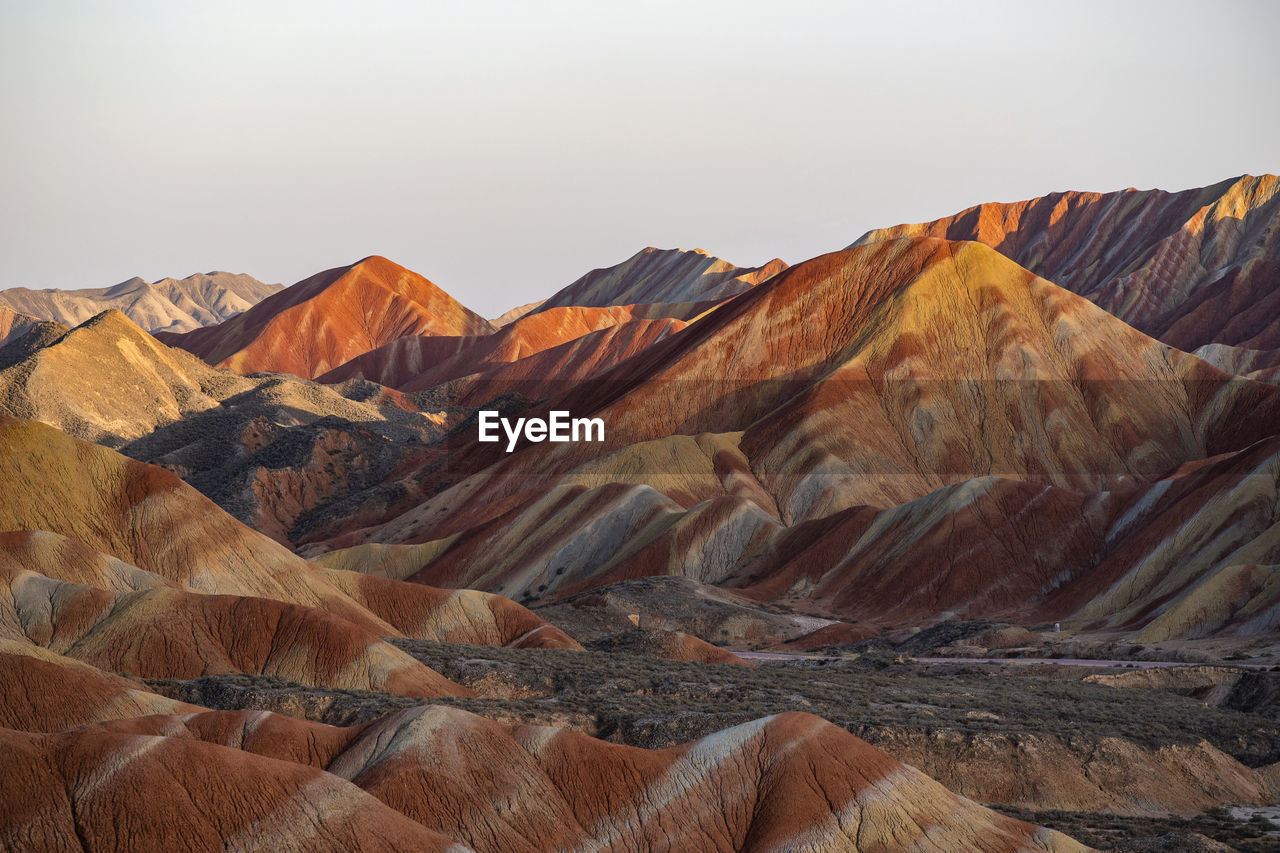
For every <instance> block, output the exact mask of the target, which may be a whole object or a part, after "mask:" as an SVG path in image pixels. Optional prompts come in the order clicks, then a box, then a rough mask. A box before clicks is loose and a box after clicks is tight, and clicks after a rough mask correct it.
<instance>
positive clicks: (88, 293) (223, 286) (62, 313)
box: [0, 272, 283, 332]
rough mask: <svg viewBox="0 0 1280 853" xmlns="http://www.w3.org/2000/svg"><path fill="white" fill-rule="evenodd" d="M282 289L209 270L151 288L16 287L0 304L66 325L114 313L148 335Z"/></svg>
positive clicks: (132, 283) (242, 307)
mask: <svg viewBox="0 0 1280 853" xmlns="http://www.w3.org/2000/svg"><path fill="white" fill-rule="evenodd" d="M282 287H283V285H279V284H263V283H262V282H260V281H258V280H257V279H255V278H253V277H251V276H247V275H236V274H234V273H226V272H211V273H198V274H196V275H193V276H188V277H187V278H184V279H180V280H179V279H172V278H163V279H160V280H159V281H155V282H152V283H150V284H148V283H147V282H145V281H143V280H142V279H140V278H131V279H129V280H128V281H123V282H121V283H120V284H117V285H115V286H113V287H101V288H92V289H85V290H28V289H27V288H25V287H15V288H11V289H8V290H0V306H7V307H9V308H12V309H14V310H16V311H21V312H23V313H26V314H30V315H32V316H34V317H38V318H40V319H42V320H50V321H54V322H58V323H62V324H63V325H66V326H78V325H80V324H81V323H83V322H84V321H85V320H88V319H89V318H90V317H93V316H95V315H97V314H101V313H102V312H103V311H107V310H109V309H116V310H118V311H121V312H123V313H124V314H125V316H127V317H128V318H129V319H131V320H133V322H135V323H137V324H138V325H139V326H141V327H142V328H144V329H146V330H147V331H148V332H189V331H191V330H192V329H198V328H200V327H201V326H211V325H214V324H215V323H221V322H222V321H223V320H226V319H229V318H231V317H233V316H235V315H236V314H239V313H240V312H242V311H247V310H248V309H249V308H251V307H253V306H254V305H256V304H257V303H259V302H261V301H262V300H263V299H265V298H266V297H268V296H270V295H271V294H273V293H276V292H277V291H279V290H281V289H282Z"/></svg>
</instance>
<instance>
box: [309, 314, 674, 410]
mask: <svg viewBox="0 0 1280 853" xmlns="http://www.w3.org/2000/svg"><path fill="white" fill-rule="evenodd" d="M666 309H667V306H664V305H621V306H612V307H603V308H590V307H587V308H583V307H566V308H554V309H550V310H547V311H542V312H539V313H536V314H531V315H528V316H526V317H521V318H520V319H518V320H516V321H514V322H512V323H510V324H508V325H506V326H504V327H503V328H502V329H500V330H499V331H497V332H496V333H494V334H492V335H483V336H479V337H470V338H445V337H426V336H413V337H406V338H401V339H399V340H396V341H392V342H391V343H389V344H387V345H386V346H383V347H379V348H378V349H376V350H373V351H372V352H368V353H365V354H364V355H362V356H359V357H357V358H355V359H353V360H351V361H350V362H348V363H346V364H344V365H342V366H341V367H338V368H336V369H334V370H331V371H329V372H328V373H325V374H324V375H323V376H321V377H319V380H320V381H321V382H341V381H343V380H346V379H352V378H356V379H370V380H372V381H374V382H377V383H379V384H381V385H386V386H389V387H393V388H398V389H401V390H404V391H420V390H423V389H426V388H431V387H433V386H435V385H439V384H442V383H445V382H448V381H450V380H453V379H458V378H461V377H464V376H471V375H473V374H477V373H486V372H488V371H492V370H494V369H497V368H499V367H501V366H504V365H508V364H511V363H513V362H520V361H522V360H526V359H528V358H530V357H532V356H534V355H536V354H539V353H542V352H544V351H546V350H550V349H553V348H557V347H560V346H562V345H564V344H567V343H569V342H571V341H574V340H577V339H581V338H582V337H583V336H586V335H589V334H591V333H593V332H598V331H601V330H605V329H610V328H614V327H617V326H619V325H622V326H629V325H630V324H631V323H633V322H641V321H653V322H659V321H661V320H662V319H663V312H664V311H665V310H666ZM667 322H668V326H669V325H670V324H671V323H677V324H678V326H677V327H682V326H683V325H684V324H683V323H682V322H679V321H674V320H668V321H667ZM642 325H645V324H643V323H642ZM597 345H600V342H599V340H598V339H597ZM605 346H607V344H606V345H605ZM605 352H609V350H608V349H605ZM606 357H609V356H606ZM612 360H613V361H617V360H620V359H618V358H617V357H616V356H613V357H612Z"/></svg>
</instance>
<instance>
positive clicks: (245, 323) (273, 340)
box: [159, 255, 494, 379]
mask: <svg viewBox="0 0 1280 853" xmlns="http://www.w3.org/2000/svg"><path fill="white" fill-rule="evenodd" d="M493 330H494V327H493V326H492V325H491V324H490V323H489V321H488V320H485V319H484V318H483V317H480V316H479V315H477V314H474V313H472V312H471V311H469V310H467V309H466V308H464V307H463V306H462V305H461V304H460V303H458V302H457V300H455V299H454V298H453V297H451V296H449V295H448V294H447V293H445V292H444V291H443V290H441V289H440V288H438V287H436V285H434V284H432V283H431V282H430V281H428V280H427V279H425V278H423V277H422V276H420V275H418V274H417V273H415V272H412V271H410V270H407V269H405V268H404V267H402V266H399V265H398V264H394V263H392V262H391V261H389V260H387V259H386V258H381V257H378V256H376V255H375V256H373V257H369V258H365V259H364V260H363V261H360V262H359V263H356V264H353V265H351V266H349V267H339V268H336V269H332V270H326V271H325V272H322V273H318V274H316V275H314V276H312V277H311V278H308V279H305V280H303V281H300V282H298V283H297V284H295V285H293V286H292V287H288V288H286V289H284V290H282V291H280V292H279V293H277V294H275V295H273V296H270V297H267V298H266V299H264V300H263V301H261V302H259V303H258V304H257V305H255V306H254V307H253V308H251V309H249V310H248V311H245V312H244V313H243V314H239V315H237V316H235V317H232V318H231V319H230V320H227V321H226V322H224V323H220V324H219V325H217V326H209V327H206V328H203V329H196V330H195V331H192V332H188V333H186V334H182V335H170V334H165V335H160V336H159V337H160V339H161V340H162V341H163V342H165V343H167V344H170V345H172V346H178V347H182V348H183V349H185V350H188V351H189V352H192V353H195V354H196V355H198V356H200V357H201V358H203V359H204V360H205V361H207V362H209V363H210V364H213V365H216V366H218V367H227V368H230V369H231V370H234V371H236V372H237V373H256V372H261V371H276V372H280V373H292V374H295V375H297V376H301V377H303V378H304V379H312V378H315V377H316V376H319V375H320V374H322V373H325V372H326V371H329V370H332V369H333V368H335V367H337V366H338V365H340V364H344V363H345V362H348V361H350V360H351V359H353V358H355V357H356V356H358V355H360V354H362V353H366V352H369V351H370V350H374V349H377V348H378V347H380V346H382V345H383V344H386V343H389V342H390V341H393V340H395V339H396V338H402V337H405V336H406V335H449V336H458V335H487V334H490V333H491V332H493Z"/></svg>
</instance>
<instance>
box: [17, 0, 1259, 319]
mask: <svg viewBox="0 0 1280 853" xmlns="http://www.w3.org/2000/svg"><path fill="white" fill-rule="evenodd" d="M1277 32H1280V3H1274V2H1265V0H1262V2H1234V3H1230V2H1228V3H1205V2H1189V3H1181V2H1168V0H1162V1H1161V2H1151V3H1148V2H1115V0H1111V2H1096V3H1095V2H1064V3H1049V2H1034V3H1033V2H1027V0H1022V1H1021V2H1011V3H982V2H973V0H968V2H944V3H932V2H919V0H915V2H898V3H888V2H885V3H853V2H794V0H793V2H787V3H783V2H776V3H775V2H750V0H735V2H723V3H720V2H715V3H710V2H708V3H699V2H670V3H666V2H644V3H640V2H632V3H607V2H604V3H602V2H583V3H574V2H535V3H530V2H476V0H472V2H462V0H459V2H456V3H448V4H445V3H423V2H368V0H366V2H362V3H359V4H355V3H351V4H345V3H326V2H319V0H309V2H298V3H292V2H279V3H264V2H246V3H238V2H217V3H212V2H202V3H198V4H197V3H187V2H175V0H160V1H159V2H140V0H139V2H126V1H125V0H111V2H87V0H85V2H57V1H56V0H40V2H35V0H24V1H23V2H9V0H0V80H3V90H2V94H0V108H2V112H0V122H2V127H0V163H2V165H0V170H2V172H0V174H2V175H3V183H2V184H0V223H2V224H3V230H2V232H0V234H2V236H0V287H12V286H18V285H23V286H28V287H63V288H71V287H101V286H105V285H109V284H114V283H115V282H118V281H121V280H124V279H126V278H129V277H130V276H133V275H141V276H143V277H144V278H147V279H156V278H160V277H163V276H166V275H172V276H176V277H182V276H185V275H189V274H190V273H193V272H197V271H208V270H213V269H224V270H231V271H234V272H247V273H249V274H251V275H254V276H257V277H258V278H261V279H264V280H267V281H280V282H284V283H286V284H288V283H292V282H294V281H296V280H298V279H300V278H303V277H305V276H307V275H309V274H311V273H313V272H317V271H319V270H321V269H325V268H327V267H333V266H338V265H341V264H345V263H350V262H352V261H355V260H358V259H359V258H361V257H364V256H365V255H369V254H383V255H386V256H388V257H390V258H392V259H393V260H395V261H398V262H399V263H402V264H404V265H405V266H408V267H410V268H412V269H415V270H417V271H418V272H421V273H422V274H424V275H426V276H427V277H428V278H430V279H432V280H433V281H435V282H436V283H437V284H439V285H441V286H442V287H444V288H445V289H446V290H448V291H450V292H451V293H453V294H454V295H455V296H457V297H458V298H460V299H461V300H462V301H463V302H464V303H466V304H468V305H469V306H471V307H473V308H475V309H476V310H478V311H480V312H481V313H484V314H486V315H494V314H497V313H500V312H501V311H503V310H505V309H506V308H508V307H510V306H511V305H513V304H516V303H519V302H527V301H530V300H532V299H535V298H540V297H543V296H547V295H549V294H550V293H552V292H553V291H555V290H557V289H559V288H560V287H562V286H564V285H565V284H568V283H569V282H570V281H572V280H573V279H575V278H577V277H578V276H579V275H581V274H582V273H584V272H586V271H587V270H589V269H592V268H594V267H600V266H608V265H610V264H613V263H616V262H618V261H621V260H623V259H624V258H626V257H628V256H630V255H631V254H633V253H634V252H635V251H637V250H638V249H640V248H643V247H644V246H647V245H654V246H660V247H673V246H680V247H682V248H693V247H701V248H705V249H707V250H708V251H711V252H713V253H715V254H718V255H721V256H723V257H725V258H728V259H729V260H731V261H734V262H735V263H738V264H743V265H747V264H759V263H763V262H764V261H766V260H768V259H770V258H772V257H774V256H780V257H782V258H783V259H785V260H787V261H789V262H795V261H799V260H803V259H805V258H808V257H812V256H813V255H817V254H820V253H822V252H825V251H830V250H833V249H838V248H840V247H842V246H845V245H847V244H848V243H850V242H852V241H853V240H854V239H855V238H857V237H858V236H859V235H860V234H862V233H863V232H864V231H866V230H867V229H868V228H872V227H876V226H885V225H892V224H895V223H898V222H903V221H917V220H922V219H931V218H935V217H938V216H942V215H946V214H949V213H953V212H955V211H957V210H959V209H961V208H964V207H967V206H969V205H971V204H975V203H977V202H980V201H1001V200H1003V201H1007V200H1015V199H1020V198H1027V197H1031V196H1036V195H1042V194H1044V193H1046V192H1050V191H1053V190H1063V189H1091V190H1111V189H1121V188H1123V187H1127V186H1137V187H1143V188H1145V187H1160V188H1163V189H1183V188H1186V187H1191V186H1201V185H1204V184H1208V183H1212V182H1215V181H1218V180H1221V179H1223V178H1227V177H1231V176H1235V175H1238V174H1242V173H1245V172H1250V173H1254V174H1257V173H1259V172H1275V171H1277V170H1280V109H1277V104H1278V103H1280V49H1278V48H1277V43H1276V34H1277Z"/></svg>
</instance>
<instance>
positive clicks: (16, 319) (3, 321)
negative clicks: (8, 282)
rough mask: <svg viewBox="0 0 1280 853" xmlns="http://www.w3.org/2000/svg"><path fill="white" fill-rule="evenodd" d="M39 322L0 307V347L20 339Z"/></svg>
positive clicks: (39, 321)
mask: <svg viewBox="0 0 1280 853" xmlns="http://www.w3.org/2000/svg"><path fill="white" fill-rule="evenodd" d="M0 292H2V291H0ZM41 322H43V321H41V320H40V319H38V318H36V317H31V316H28V315H26V314H21V313H19V312H17V311H12V310H10V309H8V308H3V307H0V347H3V346H4V345H5V344H7V343H9V342H10V341H14V340H17V339H18V338H20V337H22V336H23V335H25V334H26V333H27V332H29V331H30V330H31V329H32V328H34V327H35V326H37V325H39V324H40V323H41Z"/></svg>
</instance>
